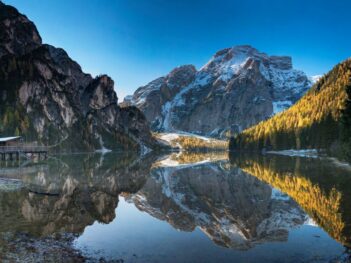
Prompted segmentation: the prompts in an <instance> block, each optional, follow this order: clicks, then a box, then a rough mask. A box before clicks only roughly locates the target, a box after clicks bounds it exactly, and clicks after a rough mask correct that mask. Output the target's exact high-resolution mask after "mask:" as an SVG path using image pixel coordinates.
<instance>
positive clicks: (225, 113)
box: [124, 46, 311, 137]
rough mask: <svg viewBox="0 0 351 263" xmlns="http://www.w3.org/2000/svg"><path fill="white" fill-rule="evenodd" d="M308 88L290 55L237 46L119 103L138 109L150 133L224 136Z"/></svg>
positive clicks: (283, 105)
mask: <svg viewBox="0 0 351 263" xmlns="http://www.w3.org/2000/svg"><path fill="white" fill-rule="evenodd" d="M310 86H311V80H310V79H309V78H308V77H307V76H306V75H305V74H304V73H303V72H302V71H298V70H295V69H293V67H292V61H291V58H290V57H285V56H283V57H279V56H269V55H267V54H265V53H261V52H259V51H258V50H256V49H255V48H253V47H250V46H236V47H233V48H227V49H224V50H221V51H219V52H217V53H216V54H215V55H214V56H213V57H212V58H211V59H210V61H209V62H208V63H207V64H206V65H204V66H203V67H202V68H201V69H200V70H196V69H195V67H194V66H191V65H186V66H181V67H178V68H176V69H174V70H173V71H171V72H170V73H169V74H168V75H167V76H165V77H161V78H158V79H156V80H154V81H152V82H150V83H149V84H147V85H146V86H143V87H140V88H139V89H138V90H137V91H136V92H135V93H134V95H133V96H129V97H127V99H126V100H125V101H124V103H125V104H128V105H135V106H137V107H138V108H139V109H140V110H141V111H142V112H143V113H144V114H145V116H146V118H147V119H148V121H149V122H150V123H151V127H152V129H153V130H155V131H173V132H174V131H186V132H192V133H197V134H200V135H210V136H220V137H224V136H225V134H226V133H227V132H228V131H231V132H240V131H242V130H243V129H245V128H247V127H250V126H252V125H254V124H256V123H258V122H260V121H262V120H265V119H267V118H269V117H270V116H272V115H274V114H276V113H278V112H280V111H282V110H284V109H286V108H287V107H289V106H291V105H292V104H293V103H295V102H296V101H297V100H298V99H299V98H300V97H301V96H302V95H303V94H304V93H305V91H307V90H308V89H309V88H310Z"/></svg>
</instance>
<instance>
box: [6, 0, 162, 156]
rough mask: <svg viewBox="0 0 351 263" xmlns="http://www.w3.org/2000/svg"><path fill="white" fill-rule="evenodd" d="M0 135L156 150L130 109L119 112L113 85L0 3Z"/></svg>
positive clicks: (64, 144)
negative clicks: (44, 40) (88, 71)
mask: <svg viewBox="0 0 351 263" xmlns="http://www.w3.org/2000/svg"><path fill="white" fill-rule="evenodd" d="M0 87H1V89H0V101H1V103H0V133H1V134H2V135H14V134H16V135H23V136H24V138H25V139H26V140H27V141H37V142H38V143H40V144H47V145H59V147H60V149H61V150H71V151H76V150H94V149H101V148H109V149H131V150H138V149H140V150H145V149H146V148H145V147H147V148H155V147H159V146H160V144H159V143H158V142H157V141H156V140H155V139H154V138H153V137H152V135H151V133H150V131H149V126H148V123H147V120H146V119H145V117H144V116H143V114H142V113H141V112H140V111H139V110H138V109H137V108H135V107H127V108H123V109H122V108H120V107H119V106H118V98H117V95H116V93H115V91H114V82H113V80H112V79H111V78H109V77H108V76H106V75H102V76H98V77H96V78H93V77H92V76H91V75H89V74H86V73H84V72H83V71H82V69H81V67H80V66H79V65H78V64H77V63H76V62H75V61H73V60H72V59H71V58H70V57H69V56H68V55H67V53H66V52H65V51H64V50H63V49H60V48H55V47H53V46H50V45H46V44H42V42H41V38H40V35H39V33H38V31H37V29H36V27H35V25H34V24H33V23H32V22H31V21H29V20H28V19H27V17H25V16H24V15H22V14H20V13H19V12H18V11H17V10H16V9H15V8H13V7H11V6H7V5H5V4H3V3H1V2H0Z"/></svg>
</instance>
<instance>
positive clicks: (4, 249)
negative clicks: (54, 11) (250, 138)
mask: <svg viewBox="0 0 351 263" xmlns="http://www.w3.org/2000/svg"><path fill="white" fill-rule="evenodd" d="M0 178H1V179H0V258H1V260H0V261H2V262H16V261H18V262H21V261H29V262H37V261H47V262H50V261H51V262H60V261H62V262H83V261H85V260H86V261H88V262H96V261H100V262H108V261H111V262H348V261H349V260H350V251H349V247H350V246H351V209H350V208H351V206H350V205H351V171H350V170H349V168H348V167H347V166H343V165H340V164H338V163H335V162H334V161H333V160H332V159H328V158H304V157H289V156H278V155H265V156H263V155H231V156H230V158H229V157H228V156H227V154H226V153H222V154H195V153H193V154H185V153H183V154H177V153H173V154H171V155H164V156H156V155H147V156H144V157H138V156H136V155H133V154H117V153H109V154H105V155H100V154H76V155H61V156H53V157H51V158H50V159H49V160H47V161H45V162H39V163H2V164H1V169H0Z"/></svg>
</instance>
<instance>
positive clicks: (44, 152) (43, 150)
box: [0, 145, 49, 161]
mask: <svg viewBox="0 0 351 263" xmlns="http://www.w3.org/2000/svg"><path fill="white" fill-rule="evenodd" d="M48 152H49V151H48V147H46V146H21V145H19V146H0V157H1V158H0V160H1V161H7V160H10V161H14V160H17V161H19V159H20V157H21V156H24V157H26V158H27V159H30V158H34V157H38V158H39V160H40V159H42V158H44V159H46V158H47V157H48Z"/></svg>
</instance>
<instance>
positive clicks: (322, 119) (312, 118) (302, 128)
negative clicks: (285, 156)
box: [230, 59, 351, 160]
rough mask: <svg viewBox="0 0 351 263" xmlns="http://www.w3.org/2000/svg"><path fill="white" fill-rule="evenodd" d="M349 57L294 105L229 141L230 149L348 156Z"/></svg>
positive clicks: (350, 110)
mask: <svg viewBox="0 0 351 263" xmlns="http://www.w3.org/2000/svg"><path fill="white" fill-rule="evenodd" d="M350 137H351V59H348V60H346V61H344V62H342V63H340V64H338V65H337V66H335V67H334V68H333V69H332V70H331V71H330V72H329V73H328V74H326V75H325V76H323V77H322V78H321V79H320V80H319V81H318V82H317V83H316V84H315V85H314V86H313V87H312V88H311V89H310V90H309V91H308V92H307V93H306V95H305V96H304V97H303V98H301V99H300V100H299V101H298V102H297V103H296V104H295V105H294V106H292V107H291V108H289V109H288V110H286V111H284V112H281V113H279V114H277V115H275V116H274V117H272V118H271V119H269V120H266V121H263V122H261V123H259V124H257V125H256V126H253V127H251V128H249V129H247V130H245V131H243V132H242V133H240V134H239V135H238V136H236V137H235V138H234V139H232V140H230V149H231V150H249V151H253V150H262V149H267V150H284V149H312V148H313V149H325V150H329V151H332V152H333V153H337V154H340V155H342V156H343V157H345V158H347V159H349V160H350V159H351V154H350V151H351V150H350V148H351V139H350Z"/></svg>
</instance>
